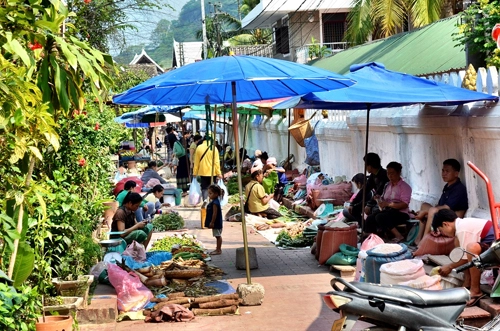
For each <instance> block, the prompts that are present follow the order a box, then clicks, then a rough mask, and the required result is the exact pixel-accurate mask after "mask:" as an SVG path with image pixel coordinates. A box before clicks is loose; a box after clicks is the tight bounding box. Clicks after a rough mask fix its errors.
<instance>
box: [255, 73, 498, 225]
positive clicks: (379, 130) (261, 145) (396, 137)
mask: <svg viewBox="0 0 500 331" xmlns="http://www.w3.org/2000/svg"><path fill="white" fill-rule="evenodd" d="M462 77H463V72H460V73H452V74H447V75H444V76H434V77H430V78H431V79H433V80H440V81H443V82H446V83H448V84H451V85H457V86H459V85H460V81H461V79H462ZM495 82H496V83H495ZM478 90H479V91H484V92H488V93H490V94H495V95H498V75H497V74H496V70H492V69H489V70H488V71H486V70H481V71H479V72H478ZM314 113H315V110H308V111H307V113H306V118H310V117H311V116H312V115H313V114H314ZM317 120H320V121H321V122H320V123H319V124H318V126H317V128H316V134H317V137H318V141H319V149H320V158H321V169H322V171H324V172H326V173H327V174H329V175H331V176H338V175H345V176H347V177H348V178H351V177H352V176H353V175H355V174H356V173H358V172H362V171H363V160H362V159H363V155H364V153H365V137H366V136H365V132H366V111H352V112H342V111H329V116H328V119H323V118H322V116H321V112H317V113H316V115H315V116H314V118H313V120H312V121H311V124H312V125H315V123H316V121H317ZM369 127H370V131H369V144H368V146H369V148H368V151H369V152H375V153H378V154H379V155H380V157H381V159H382V164H383V166H384V167H385V165H387V164H388V163H389V162H391V161H397V162H400V163H401V164H402V165H403V177H404V178H405V180H406V181H407V182H408V183H409V184H410V185H411V187H412V189H413V194H412V203H411V208H413V209H418V208H419V206H420V204H421V203H422V202H430V203H436V202H437V200H438V199H439V196H440V195H441V190H442V188H443V186H444V182H443V181H442V179H441V167H442V162H443V161H444V160H445V159H448V158H456V159H457V160H459V161H460V163H461V164H462V171H461V175H460V177H461V179H462V181H463V182H464V183H465V185H466V186H467V190H468V194H469V205H470V208H469V211H468V215H473V216H478V217H488V218H489V210H488V200H487V193H486V186H485V183H484V181H483V180H482V179H481V178H480V177H479V176H478V175H476V174H475V173H474V172H473V171H472V170H471V169H470V168H469V167H468V166H467V165H466V163H467V161H472V162H473V163H474V164H476V166H478V167H479V168H480V169H481V170H482V171H483V172H484V173H485V174H486V176H488V177H489V179H490V180H491V182H492V184H493V189H494V194H495V196H496V199H497V200H499V201H500V166H499V164H500V141H499V140H500V105H496V104H491V103H485V102H477V103H473V104H468V105H464V106H458V107H423V106H422V105H414V106H408V107H400V108H390V109H381V110H372V111H371V112H370V125H369ZM287 128H288V119H287V118H284V119H283V120H281V117H280V116H277V115H275V116H274V117H273V118H271V119H267V120H261V121H260V122H258V123H257V122H256V121H254V122H253V123H252V126H251V129H249V133H248V135H249V136H252V139H249V140H247V141H248V142H249V143H247V150H248V151H249V154H250V153H253V151H255V150H256V149H260V150H262V151H267V152H268V154H269V156H275V157H277V159H278V160H279V161H281V160H283V159H284V158H285V157H286V153H287V145H288V131H287ZM290 153H292V154H294V155H295V163H294V166H295V167H297V168H299V169H300V170H302V169H304V167H306V166H307V165H305V164H304V160H305V156H306V153H305V148H302V147H300V146H298V145H297V143H296V142H295V140H294V139H293V137H292V138H291V145H290Z"/></svg>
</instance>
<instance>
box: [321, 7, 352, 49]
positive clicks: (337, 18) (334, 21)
mask: <svg viewBox="0 0 500 331" xmlns="http://www.w3.org/2000/svg"><path fill="white" fill-rule="evenodd" d="M346 18H347V14H346V13H336V14H323V42H324V43H338V42H341V41H342V40H343V39H344V32H345V29H346Z"/></svg>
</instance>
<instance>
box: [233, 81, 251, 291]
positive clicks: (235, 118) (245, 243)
mask: <svg viewBox="0 0 500 331" xmlns="http://www.w3.org/2000/svg"><path fill="white" fill-rule="evenodd" d="M231 88H232V92H233V102H232V103H231V108H232V114H233V135H234V149H235V150H236V151H237V153H235V154H236V169H237V171H238V194H239V196H240V209H241V227H242V229H243V249H244V252H245V270H246V274H247V284H248V285H250V284H252V279H251V277H250V261H249V257H248V239H247V225H246V222H245V206H244V203H243V184H242V183H241V160H240V153H239V137H238V114H237V111H236V82H231Z"/></svg>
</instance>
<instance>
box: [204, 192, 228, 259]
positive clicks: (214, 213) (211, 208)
mask: <svg viewBox="0 0 500 331" xmlns="http://www.w3.org/2000/svg"><path fill="white" fill-rule="evenodd" d="M208 197H209V199H210V200H211V201H210V203H209V204H208V205H207V216H206V218H205V227H207V228H211V229H212V234H213V236H214V237H215V239H216V242H217V247H216V249H215V250H214V251H213V252H211V253H210V255H220V254H221V253H222V248H221V246H222V209H221V206H220V200H219V197H220V199H222V198H223V197H224V190H223V189H221V188H220V187H219V185H210V186H209V187H208Z"/></svg>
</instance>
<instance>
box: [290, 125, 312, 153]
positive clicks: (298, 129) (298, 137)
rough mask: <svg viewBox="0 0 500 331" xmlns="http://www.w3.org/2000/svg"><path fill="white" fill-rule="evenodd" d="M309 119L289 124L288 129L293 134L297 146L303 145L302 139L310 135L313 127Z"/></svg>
mask: <svg viewBox="0 0 500 331" xmlns="http://www.w3.org/2000/svg"><path fill="white" fill-rule="evenodd" d="M310 121H311V120H310V119H308V120H303V121H299V122H297V123H295V124H292V125H290V127H289V128H288V131H290V134H291V135H292V136H293V138H294V139H295V141H296V142H297V144H299V146H302V147H305V144H304V139H306V138H309V137H310V136H312V133H313V128H312V126H311V123H310Z"/></svg>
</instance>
